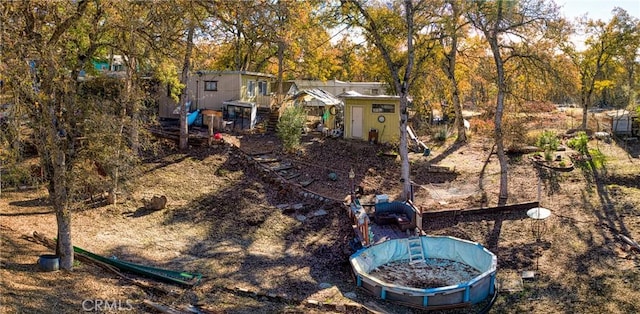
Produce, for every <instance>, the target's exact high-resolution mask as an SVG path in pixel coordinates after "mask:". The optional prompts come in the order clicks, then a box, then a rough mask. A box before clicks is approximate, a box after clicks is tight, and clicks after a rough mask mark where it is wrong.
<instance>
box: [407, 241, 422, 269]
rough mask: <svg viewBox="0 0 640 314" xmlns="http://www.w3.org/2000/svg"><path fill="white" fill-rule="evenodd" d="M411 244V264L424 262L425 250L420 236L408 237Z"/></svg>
mask: <svg viewBox="0 0 640 314" xmlns="http://www.w3.org/2000/svg"><path fill="white" fill-rule="evenodd" d="M407 243H408V246H409V264H417V263H421V262H422V263H424V261H425V259H424V251H423V250H422V240H420V237H410V238H408V239H407Z"/></svg>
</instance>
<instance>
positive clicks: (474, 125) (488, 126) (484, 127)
mask: <svg viewBox="0 0 640 314" xmlns="http://www.w3.org/2000/svg"><path fill="white" fill-rule="evenodd" d="M469 123H470V124H471V131H473V132H474V133H477V134H482V135H484V136H487V137H493V132H494V130H495V124H494V123H493V120H491V119H484V120H483V119H479V118H472V119H471V120H470V121H469Z"/></svg>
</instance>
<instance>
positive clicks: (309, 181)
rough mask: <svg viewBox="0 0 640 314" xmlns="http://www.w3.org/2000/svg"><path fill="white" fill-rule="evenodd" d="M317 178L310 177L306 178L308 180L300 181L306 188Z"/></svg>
mask: <svg viewBox="0 0 640 314" xmlns="http://www.w3.org/2000/svg"><path fill="white" fill-rule="evenodd" d="M315 180H316V179H309V180H306V181H301V182H300V185H301V186H302V187H303V188H306V187H308V186H309V185H311V183H313V182H314V181H315Z"/></svg>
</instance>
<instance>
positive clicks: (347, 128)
mask: <svg viewBox="0 0 640 314" xmlns="http://www.w3.org/2000/svg"><path fill="white" fill-rule="evenodd" d="M338 97H339V98H341V99H342V100H343V102H344V106H345V110H344V137H345V138H352V139H361V140H366V141H370V142H379V143H389V142H397V141H399V138H400V97H399V96H389V95H362V94H360V93H357V92H354V91H349V92H346V93H342V94H340V95H338Z"/></svg>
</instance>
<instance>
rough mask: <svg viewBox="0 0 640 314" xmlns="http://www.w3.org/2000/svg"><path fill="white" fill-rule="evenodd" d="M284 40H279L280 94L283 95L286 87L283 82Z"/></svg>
mask: <svg viewBox="0 0 640 314" xmlns="http://www.w3.org/2000/svg"><path fill="white" fill-rule="evenodd" d="M284 48H285V47H284V42H283V41H282V40H280V41H279V42H278V95H279V96H282V95H283V94H284V88H283V86H282V85H283V84H282V72H283V71H284V69H283V63H284Z"/></svg>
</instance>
